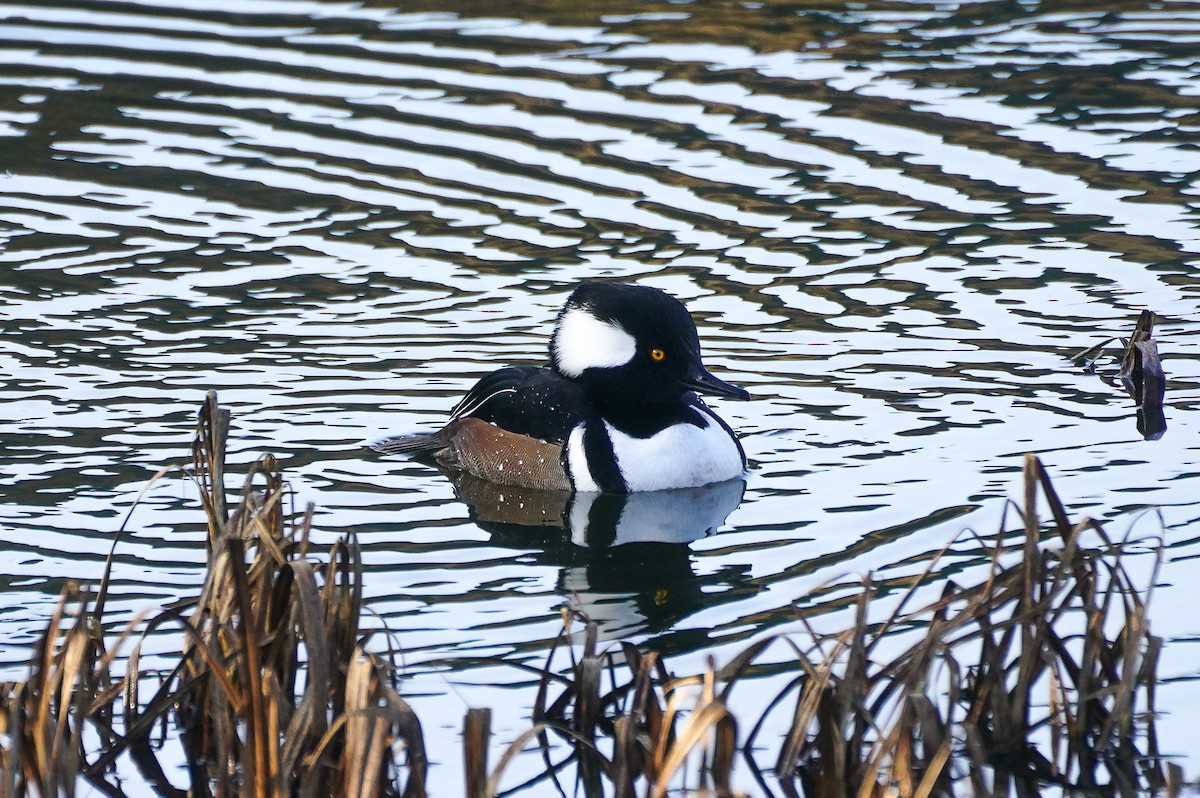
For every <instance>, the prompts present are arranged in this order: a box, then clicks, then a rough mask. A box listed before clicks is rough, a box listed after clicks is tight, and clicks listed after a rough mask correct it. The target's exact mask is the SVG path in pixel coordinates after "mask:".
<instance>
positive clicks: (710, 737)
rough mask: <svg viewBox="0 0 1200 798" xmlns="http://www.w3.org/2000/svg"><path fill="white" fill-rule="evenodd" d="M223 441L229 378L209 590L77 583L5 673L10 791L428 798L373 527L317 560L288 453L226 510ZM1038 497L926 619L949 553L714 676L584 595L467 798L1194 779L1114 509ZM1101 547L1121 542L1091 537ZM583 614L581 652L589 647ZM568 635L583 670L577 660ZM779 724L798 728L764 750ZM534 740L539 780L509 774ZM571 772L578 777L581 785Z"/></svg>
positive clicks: (1102, 786)
mask: <svg viewBox="0 0 1200 798" xmlns="http://www.w3.org/2000/svg"><path fill="white" fill-rule="evenodd" d="M228 430H229V416H228V413H227V411H224V410H221V409H220V408H219V407H218V405H217V401H216V397H215V395H213V394H210V395H209V397H208V399H207V400H206V402H205V403H204V406H203V408H202V409H201V411H200V415H199V423H198V426H197V431H196V437H195V442H194V445H193V452H192V454H193V462H192V470H191V477H192V478H193V479H194V480H195V482H196V484H197V485H198V486H199V488H200V494H201V497H202V505H203V509H204V512H205V516H206V518H207V522H208V538H207V541H208V546H207V548H208V562H207V571H206V579H205V582H204V586H203V589H202V591H201V595H200V596H199V597H198V598H197V599H196V600H194V601H192V602H190V603H187V604H185V605H183V606H179V607H173V608H171V609H168V610H167V611H164V612H162V613H160V614H158V615H157V616H155V617H152V618H150V619H149V620H147V621H146V622H145V623H135V624H133V625H131V626H130V627H129V630H127V631H126V632H124V633H123V634H122V635H119V636H117V637H116V638H115V639H113V638H111V637H110V636H109V635H106V633H105V631H104V627H103V624H102V622H103V620H104V607H105V602H106V599H107V586H108V577H107V574H106V576H105V578H104V580H103V581H102V582H101V585H100V586H99V588H98V590H97V591H96V593H95V594H91V593H89V592H87V591H85V590H84V589H82V588H80V587H78V586H76V585H73V584H71V585H68V586H67V587H66V588H65V589H64V591H63V595H62V598H61V600H60V602H59V604H58V607H57V609H56V611H55V613H54V614H53V616H52V617H51V618H50V620H49V622H48V625H47V629H46V632H45V634H44V635H43V637H42V639H41V641H40V643H39V645H38V646H37V648H36V651H35V652H34V655H33V658H32V662H31V665H30V672H29V676H28V678H27V679H25V680H24V681H21V682H19V683H11V684H4V685H0V798H8V796H24V795H38V796H59V795H67V796H70V795H73V794H74V792H75V790H76V788H77V785H78V782H79V780H80V779H83V780H85V781H86V782H87V783H88V784H89V785H91V787H93V788H94V789H96V790H98V791H100V792H102V793H104V794H107V795H113V796H120V795H123V794H124V793H123V791H122V787H121V785H120V784H119V783H118V781H117V780H116V779H115V778H114V775H113V774H114V765H115V763H116V762H117V761H118V759H119V758H121V757H128V759H129V761H131V762H132V763H133V764H134V765H135V766H136V768H137V770H138V771H139V773H140V774H141V776H142V778H143V779H144V783H145V784H146V785H147V786H148V787H149V788H150V789H152V790H153V791H155V792H157V793H159V794H162V795H171V796H176V795H179V796H182V795H185V794H186V795H197V796H199V795H213V796H254V798H268V796H269V797H270V798H277V797H279V796H353V797H354V798H360V797H364V796H375V795H400V796H404V797H405V798H421V796H425V795H426V777H427V769H428V763H427V759H426V753H425V746H424V738H423V735H422V732H421V724H420V721H419V720H418V718H417V716H416V715H415V713H414V712H413V710H412V709H411V708H410V707H409V706H408V704H407V703H406V702H405V701H404V699H403V698H401V696H400V695H399V693H398V691H397V687H396V684H395V681H394V680H395V678H396V671H395V669H394V668H393V667H392V666H391V664H390V663H389V662H387V661H385V660H383V659H381V658H380V657H379V656H377V655H375V654H372V653H370V652H369V651H367V650H366V646H367V638H368V637H369V635H366V634H364V633H363V631H362V630H361V629H360V628H359V619H360V617H361V613H362V611H363V608H362V561H361V553H360V549H359V546H358V544H357V542H356V541H355V540H354V538H353V537H352V536H351V537H348V538H346V539H343V540H341V541H339V542H338V543H336V544H335V545H334V546H333V547H332V549H331V550H330V551H329V552H328V555H327V556H326V557H325V558H324V561H325V565H323V566H321V565H318V564H317V562H316V560H317V557H316V553H315V552H313V551H312V550H311V547H310V545H309V531H310V525H311V521H312V508H311V506H310V507H309V508H308V509H307V511H306V512H304V513H301V514H299V515H298V516H297V517H292V516H293V515H295V514H289V513H285V512H284V507H283V502H284V498H285V484H284V481H283V479H282V475H281V474H280V471H279V467H278V464H277V463H276V461H275V459H274V458H272V457H271V456H269V455H268V456H265V457H263V458H261V459H260V460H259V461H257V462H256V463H255V464H254V465H253V466H252V467H251V468H250V469H249V473H248V474H247V476H246V478H245V483H244V486H243V488H242V489H241V491H240V493H239V494H238V498H237V500H236V503H234V504H233V509H232V510H230V509H229V506H228V504H227V497H226V491H225V488H224V485H225V473H224V468H225V466H224V461H225V440H226V436H227V434H228ZM1024 489H1025V496H1024V503H1023V508H1022V510H1021V517H1022V521H1023V532H1022V534H1021V537H1020V541H1019V543H1018V545H1016V546H1013V545H1008V544H1006V542H1005V541H1007V540H1011V537H1010V536H1006V535H1004V534H999V535H997V538H996V542H995V544H994V546H993V547H992V556H991V566H990V569H989V570H988V572H987V573H986V574H985V575H984V577H983V579H982V580H981V581H980V582H979V583H978V584H974V585H971V586H967V587H960V586H958V585H956V584H954V583H953V582H949V581H946V582H945V588H944V590H943V592H942V595H941V597H940V598H939V599H937V600H936V601H933V602H932V603H929V604H928V605H927V606H924V607H922V608H920V609H917V610H909V609H908V605H909V604H910V603H912V602H913V600H914V596H916V595H917V593H918V591H919V590H920V586H921V585H923V584H927V583H928V582H929V581H930V579H931V574H932V572H933V569H934V568H935V567H936V564H937V559H936V558H935V560H934V561H933V562H931V563H930V564H929V566H928V567H927V569H926V570H925V572H924V573H923V574H921V575H920V576H918V577H915V578H913V579H912V581H911V583H910V586H909V590H908V592H907V594H905V595H904V596H903V597H902V599H901V600H900V601H899V603H898V606H897V607H896V608H895V609H894V610H893V611H892V612H891V613H890V614H887V615H886V616H885V617H883V618H882V619H874V618H873V613H872V596H873V593H874V589H873V588H874V585H873V584H872V583H871V581H870V580H864V583H863V586H862V589H861V591H860V592H859V594H858V599H857V601H856V602H855V604H854V608H853V621H852V623H851V624H849V628H847V629H845V630H844V631H842V632H840V633H837V634H818V633H816V632H815V631H812V630H811V629H809V631H808V634H807V637H806V639H805V640H804V642H803V644H800V643H797V642H796V641H795V640H793V639H791V638H789V637H783V636H773V637H767V638H764V639H761V640H758V641H757V642H755V643H753V644H752V645H750V646H749V647H747V648H746V649H745V650H743V651H742V652H741V653H740V654H738V655H736V656H735V657H734V658H733V659H732V660H731V661H730V662H728V663H726V664H725V665H723V666H720V667H718V666H717V665H716V664H715V663H714V662H712V661H711V660H710V661H709V665H708V667H707V668H706V669H705V670H704V672H703V673H701V674H698V675H695V676H690V677H686V678H675V677H672V676H671V675H670V674H669V673H668V671H667V669H666V667H665V665H664V663H663V662H662V660H661V659H660V658H659V657H658V655H657V654H655V653H654V652H652V651H642V650H640V649H638V648H637V647H636V646H634V645H632V644H629V643H622V644H620V645H619V646H615V647H608V648H605V649H603V650H602V648H601V646H600V645H599V643H598V641H597V630H596V627H595V626H594V625H593V624H591V623H589V622H588V621H587V619H586V618H582V617H578V616H572V615H571V614H570V613H568V612H566V611H564V615H563V629H562V633H561V634H560V636H559V638H558V640H557V641H556V642H555V643H554V645H553V646H552V647H551V650H550V651H549V653H548V655H547V658H546V661H545V664H544V665H543V666H542V667H541V668H535V667H532V666H527V665H517V666H515V667H521V668H524V669H525V670H527V671H529V672H531V673H533V674H534V675H536V678H537V689H536V691H535V693H534V695H533V696H532V699H531V704H532V717H531V721H532V725H531V726H530V728H529V729H528V730H527V731H526V732H525V733H523V734H521V735H520V736H519V737H518V738H517V739H516V740H514V741H511V742H510V743H509V744H508V745H507V746H506V747H504V749H503V751H502V753H501V754H500V756H499V757H498V758H496V759H495V761H494V764H492V763H490V762H489V751H490V749H491V748H492V747H493V746H492V739H491V737H492V733H491V715H490V712H489V711H488V710H486V709H475V710H471V711H469V712H468V713H467V716H466V718H465V722H464V733H463V750H462V757H461V759H462V763H463V767H464V768H465V785H466V794H467V796H468V798H485V797H490V796H497V795H501V794H505V793H507V792H513V791H517V790H545V789H548V787H547V784H552V785H554V789H555V791H556V792H558V793H559V794H561V795H564V796H565V795H566V794H567V793H568V792H569V791H573V790H574V789H578V790H579V791H581V792H582V793H583V794H584V795H588V796H601V795H613V796H616V797H617V798H635V796H647V797H648V798H661V797H662V796H666V795H667V794H668V793H671V794H689V795H714V796H732V795H736V794H740V793H738V792H737V790H738V788H737V787H736V786H735V779H734V768H735V765H736V763H738V762H739V761H740V762H744V763H745V766H746V768H747V771H748V773H749V777H748V780H747V784H749V785H752V786H753V788H754V789H756V790H758V791H761V793H762V794H764V795H776V794H783V795H786V796H800V795H804V796H821V798H835V797H836V798H850V796H857V797H858V798H868V797H873V796H884V795H889V796H890V795H895V796H903V797H904V798H907V797H909V796H913V797H914V798H918V797H923V796H948V795H951V794H961V793H964V792H966V793H974V794H979V795H984V794H986V795H1007V794H1014V793H1015V794H1017V795H1022V796H1023V795H1033V794H1036V793H1037V792H1038V791H1039V789H1040V787H1042V786H1044V785H1054V786H1056V787H1057V788H1059V789H1060V790H1061V791H1063V792H1066V793H1076V792H1078V793H1081V794H1082V793H1086V794H1088V795H1094V794H1102V795H1114V796H1116V795H1122V796H1124V795H1134V794H1138V793H1141V792H1145V791H1147V790H1148V791H1152V792H1154V791H1158V792H1163V793H1166V794H1171V795H1174V794H1176V793H1177V792H1178V790H1179V786H1180V784H1181V782H1182V773H1181V771H1180V769H1179V768H1178V767H1177V766H1175V765H1172V764H1168V763H1165V762H1164V761H1163V760H1162V759H1161V757H1160V755H1159V750H1158V744H1157V735H1156V733H1155V727H1154V722H1155V713H1156V707H1155V705H1154V700H1155V693H1154V686H1155V683H1156V674H1155V671H1156V665H1157V661H1158V655H1159V651H1160V648H1161V645H1162V643H1161V641H1160V640H1159V639H1158V638H1156V637H1154V636H1153V635H1151V634H1150V631H1149V623H1148V620H1147V617H1146V606H1145V602H1144V601H1143V599H1142V597H1141V596H1140V595H1139V593H1138V591H1137V590H1136V589H1135V588H1134V585H1133V584H1132V582H1131V580H1130V578H1129V576H1128V575H1127V574H1126V572H1125V570H1124V568H1123V567H1122V565H1121V557H1122V549H1121V547H1120V546H1119V545H1115V544H1113V543H1112V541H1110V540H1109V539H1108V538H1107V537H1106V536H1105V533H1104V531H1103V529H1102V528H1101V527H1100V525H1099V524H1097V523H1095V522H1094V521H1091V520H1089V519H1084V520H1082V521H1079V522H1078V523H1072V522H1071V521H1070V520H1069V519H1068V516H1067V513H1066V510H1065V508H1064V507H1063V505H1062V503H1061V502H1060V501H1059V499H1058V496H1057V495H1056V493H1055V491H1054V488H1053V486H1052V485H1051V483H1050V480H1049V478H1048V477H1047V475H1046V472H1045V470H1044V469H1043V467H1042V464H1041V463H1040V462H1039V461H1038V460H1037V458H1035V457H1033V456H1027V458H1026V461H1025V469H1024ZM1039 497H1041V498H1042V500H1043V501H1044V502H1045V504H1046V505H1047V507H1048V509H1049V515H1050V522H1049V524H1048V526H1047V527H1045V528H1043V526H1042V524H1041V523H1040V522H1039V519H1038V514H1037V510H1036V505H1037V501H1038V499H1039ZM1002 531H1003V530H1002ZM1046 536H1051V537H1054V538H1056V540H1054V541H1053V542H1048V541H1047V540H1044V539H1043V538H1044V537H1046ZM1085 536H1091V537H1092V538H1094V539H1095V540H1096V541H1097V542H1098V545H1095V546H1090V547H1089V546H1085V545H1083V543H1082V541H1083V540H1084V538H1085ZM1010 560H1015V562H1009V561H1010ZM109 567H110V568H111V558H110V563H109ZM798 618H799V620H800V621H801V622H802V623H803V624H804V625H805V626H806V627H807V624H808V619H807V618H806V617H805V616H804V615H803V614H800V613H798ZM577 623H582V629H583V634H582V637H583V639H582V642H581V643H575V642H572V641H573V634H572V633H573V631H574V630H575V629H576V628H577V627H576V624H577ZM138 626H140V628H141V632H140V636H141V637H142V638H144V637H145V636H146V635H148V634H151V633H154V632H155V631H157V630H159V629H162V628H164V627H166V628H170V627H172V626H174V627H178V628H179V629H180V630H181V636H182V638H183V639H184V641H185V643H184V646H183V650H182V651H181V652H180V653H179V656H178V658H177V660H176V662H175V665H174V667H173V669H172V670H171V671H170V672H169V673H167V674H166V675H164V676H161V677H159V676H157V675H155V674H153V673H151V672H148V671H147V672H143V671H140V670H139V661H140V641H133V643H132V645H131V646H130V652H129V653H128V654H127V655H126V656H124V657H122V656H118V652H119V651H120V649H121V648H122V647H123V644H124V643H125V642H126V641H127V639H128V638H132V637H133V633H132V631H131V630H132V629H134V628H136V627H138ZM884 641H889V643H888V644H887V645H884ZM771 646H776V647H777V646H787V647H788V648H787V651H788V652H789V657H788V658H786V659H785V660H784V661H783V662H782V663H781V662H779V661H775V662H773V663H771V664H770V666H769V667H767V666H765V665H764V664H762V663H761V662H760V660H761V659H762V658H763V654H764V652H765V651H766V650H767V649H768V647H771ZM564 651H565V652H566V653H567V654H568V655H569V657H570V665H569V666H568V667H567V668H566V669H565V670H562V671H560V669H559V668H558V667H556V666H555V664H554V663H555V658H556V656H558V655H559V653H560V652H564ZM885 651H886V652H890V653H885ZM766 670H769V671H770V672H771V673H773V674H776V675H778V674H781V673H782V674H784V675H787V674H789V673H790V676H789V677H788V678H787V679H785V680H784V682H785V683H784V684H783V686H782V689H779V688H778V685H779V684H780V682H779V680H778V679H776V680H775V681H771V682H763V681H759V682H757V686H759V687H760V692H761V686H763V685H767V684H770V685H775V686H776V688H775V689H777V690H778V692H777V693H776V694H775V695H774V696H773V697H772V698H771V700H770V701H769V702H768V703H767V705H766V709H765V711H762V710H761V709H760V710H759V711H757V712H755V713H752V714H751V716H750V717H749V718H747V717H746V710H738V709H737V708H736V706H735V703H734V699H733V695H732V694H733V691H734V688H735V687H736V686H737V685H739V684H743V683H746V684H748V685H750V684H754V683H755V681H756V678H757V676H758V672H759V671H766ZM606 682H607V686H606ZM747 689H748V688H743V692H744V691H746V690H747ZM739 715H741V716H742V718H741V720H740V721H739V718H738V716H739ZM781 718H783V720H782V722H781V721H780V719H781ZM751 721H752V722H751ZM768 727H771V728H779V727H782V728H783V729H784V731H783V732H782V733H781V734H776V735H775V737H774V739H766V738H765V737H764V735H766V732H764V730H765V729H767V728H768ZM156 729H158V730H159V731H158V733H157V737H156V736H155V730H156ZM163 730H166V731H165V732H164V731H163ZM164 736H167V737H170V738H171V739H173V740H176V741H177V748H178V750H181V751H182V759H183V761H185V762H186V765H187V769H188V776H189V777H190V783H189V784H188V785H187V786H182V787H181V786H176V785H174V784H173V783H172V780H171V779H170V778H169V777H168V776H167V775H166V769H165V768H164V761H163V757H164V754H163V752H164V750H166V749H165V747H164V745H163V737H164ZM768 736H769V735H768ZM530 746H532V747H533V748H534V749H535V751H540V753H541V756H542V758H543V762H544V765H545V767H544V772H543V773H542V775H540V776H538V777H536V778H534V779H533V780H531V781H529V782H526V783H525V784H522V785H515V786H511V787H507V788H505V789H504V790H502V785H503V784H504V782H505V775H506V773H507V771H508V768H509V766H510V765H511V764H512V763H513V761H514V760H515V759H516V758H517V757H518V756H522V755H531V754H528V753H527V749H528V748H529V747H530ZM562 750H565V751H566V752H567V753H566V755H565V756H560V757H559V760H558V761H554V757H555V756H556V755H558V752H560V751H562ZM764 751H765V752H768V753H766V754H764ZM441 758H442V759H443V760H445V759H448V758H450V757H449V756H448V754H447V753H446V752H442V753H441ZM168 759H169V757H168ZM568 769H571V770H572V771H573V778H574V779H575V780H576V785H575V788H571V787H570V786H569V785H568V786H564V785H563V784H561V780H562V777H563V774H564V773H565V772H566V771H567V770H568ZM745 787H746V785H743V788H745Z"/></svg>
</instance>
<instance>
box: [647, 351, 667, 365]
mask: <svg viewBox="0 0 1200 798" xmlns="http://www.w3.org/2000/svg"><path fill="white" fill-rule="evenodd" d="M666 356H667V353H666V352H664V351H662V350H661V349H651V350H650V359H651V360H653V361H654V362H655V363H661V362H662V361H663V359H664V358H666Z"/></svg>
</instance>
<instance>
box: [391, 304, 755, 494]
mask: <svg viewBox="0 0 1200 798" xmlns="http://www.w3.org/2000/svg"><path fill="white" fill-rule="evenodd" d="M697 391H702V392H704V393H708V394H713V395H716V396H724V397H727V398H730V399H749V398H750V395H749V394H748V393H747V392H746V391H745V390H743V389H741V388H738V387H736V386H733V385H730V384H729V383H727V382H724V381H723V380H720V379H717V378H716V377H714V376H713V375H712V374H710V373H709V372H708V370H707V369H705V368H704V364H703V363H701V361H700V339H699V337H698V336H697V333H696V324H695V322H693V321H692V317H691V316H690V315H689V314H688V312H687V309H686V308H685V307H684V306H683V305H682V304H681V303H680V302H679V301H678V300H676V299H675V298H673V297H671V296H669V295H668V294H665V293H663V292H662V291H659V290H658V289H656V288H649V287H646V286H637V285H619V284H615V283H590V282H589V283H583V284H582V285H580V286H579V287H578V288H576V289H575V291H574V292H573V293H572V294H571V296H570V298H569V299H568V300H567V304H566V305H565V306H564V307H563V309H562V310H561V311H560V312H559V314H558V318H557V319H556V320H555V324H554V333H553V336H552V337H551V339H550V366H549V367H537V366H521V367H510V368H503V369H500V370H499V371H495V372H492V373H491V374H488V375H487V376H486V377H483V378H482V379H481V380H479V382H478V383H476V384H475V387H473V388H472V389H471V390H470V392H469V393H468V394H467V395H466V396H465V397H464V398H463V400H462V401H461V402H459V403H458V405H457V406H456V407H455V408H454V410H453V411H452V412H451V413H450V420H449V422H447V424H446V425H445V426H444V427H442V428H441V429H440V430H438V431H437V432H433V433H423V434H417V435H406V436H398V437H391V438H384V439H382V440H379V441H376V442H374V443H372V444H370V446H371V448H372V449H374V450H375V451H378V452H382V453H384V454H397V453H421V452H424V453H431V454H432V455H433V456H434V459H436V460H437V462H439V463H441V464H442V465H443V466H446V467H448V468H451V469H459V470H463V471H466V472H468V473H470V474H473V475H475V476H477V477H480V478H481V479H485V480H489V481H491V482H497V483H501V484H508V485H520V486H525V487H533V488H542V489H550V490H573V491H579V492H603V493H632V492H635V491H651V490H666V489H670V488H690V487H697V486H700V485H707V484H710V483H713V482H722V481H724V480H727V479H733V478H735V477H739V476H741V475H742V474H743V473H744V472H745V470H746V455H745V452H743V451H742V446H741V444H740V443H739V442H738V439H737V437H736V436H735V435H734V433H733V430H732V429H730V427H729V425H728V424H726V423H725V422H724V421H723V420H721V418H720V417H719V416H718V415H717V414H716V413H714V412H713V411H712V410H710V409H709V408H708V406H707V405H706V404H704V402H703V400H701V399H700V397H699V396H697V395H696V392H697Z"/></svg>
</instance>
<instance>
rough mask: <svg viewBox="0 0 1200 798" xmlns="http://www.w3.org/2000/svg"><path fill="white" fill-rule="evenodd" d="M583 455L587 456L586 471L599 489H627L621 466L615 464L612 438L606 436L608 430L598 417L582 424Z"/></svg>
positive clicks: (618, 490)
mask: <svg viewBox="0 0 1200 798" xmlns="http://www.w3.org/2000/svg"><path fill="white" fill-rule="evenodd" d="M583 456H584V457H586V458H587V466H588V471H590V472H591V474H592V479H594V480H595V481H596V484H597V485H599V486H600V490H602V491H604V492H605V493H625V492H626V491H627V488H626V487H625V479H624V478H623V477H622V476H621V468H620V467H619V466H618V465H617V455H616V453H615V452H614V451H613V445H612V440H611V439H609V437H608V430H607V429H605V427H604V423H603V422H601V421H599V420H598V419H597V420H594V421H592V422H590V423H588V424H585V425H584V428H583Z"/></svg>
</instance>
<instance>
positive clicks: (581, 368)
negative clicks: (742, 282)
mask: <svg viewBox="0 0 1200 798" xmlns="http://www.w3.org/2000/svg"><path fill="white" fill-rule="evenodd" d="M550 362H551V365H552V366H553V368H554V370H555V371H556V372H558V373H559V374H560V375H562V376H563V377H566V378H568V379H571V380H574V381H576V382H578V383H580V384H581V385H583V386H584V388H585V389H587V391H588V392H589V393H590V394H592V395H593V396H596V397H598V398H603V399H606V400H610V401H626V402H631V403H633V402H639V401H641V402H672V401H678V400H679V399H680V398H681V397H682V396H683V395H684V394H685V393H687V392H688V391H698V392H700V393H707V394H714V395H716V396H724V397H728V398H730V399H749V398H750V395H749V394H748V393H746V391H744V390H742V389H741V388H738V387H736V386H734V385H730V384H729V383H727V382H724V381H723V380H719V379H717V378H716V377H714V376H713V375H712V374H709V373H708V370H707V369H705V368H704V364H703V363H702V362H701V360H700V339H699V337H698V336H697V334H696V324H695V322H693V321H692V317H691V315H690V314H688V312H687V308H685V307H684V306H683V305H682V304H681V303H680V302H679V300H677V299H675V298H674V297H672V296H670V295H668V294H665V293H663V292H662V291H659V290H658V289H657V288H650V287H648V286H640V285H621V284H618V283H583V284H582V285H580V286H579V287H578V288H576V289H575V291H574V292H573V293H572V294H571V296H570V298H569V299H568V300H567V304H566V306H564V307H563V309H562V310H561V311H560V312H559V314H558V319H557V321H556V322H555V325H554V335H553V337H552V338H551V340H550Z"/></svg>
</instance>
